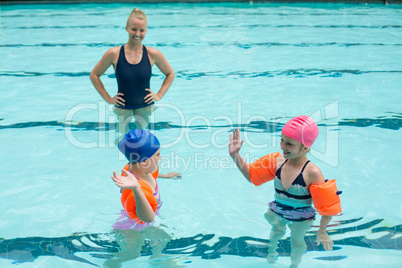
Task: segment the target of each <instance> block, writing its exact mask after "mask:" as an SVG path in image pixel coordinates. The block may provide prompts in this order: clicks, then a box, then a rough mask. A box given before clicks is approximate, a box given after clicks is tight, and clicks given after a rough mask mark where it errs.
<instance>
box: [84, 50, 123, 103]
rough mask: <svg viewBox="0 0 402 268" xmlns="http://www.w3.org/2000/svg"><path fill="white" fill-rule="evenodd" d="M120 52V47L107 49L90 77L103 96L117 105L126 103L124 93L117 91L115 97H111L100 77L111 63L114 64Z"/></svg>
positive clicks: (108, 101)
mask: <svg viewBox="0 0 402 268" xmlns="http://www.w3.org/2000/svg"><path fill="white" fill-rule="evenodd" d="M118 52H119V47H114V48H111V49H109V50H108V51H106V53H105V54H104V55H103V57H102V59H101V60H100V61H99V62H98V63H97V64H96V65H95V67H94V68H93V69H92V71H91V74H90V75H89V79H90V80H91V82H92V85H93V86H94V87H95V89H96V90H97V91H98V93H99V94H100V95H101V97H102V98H103V99H104V100H105V101H106V102H107V103H109V104H115V105H118V106H120V105H124V99H123V98H122V96H123V94H122V93H117V95H116V96H114V97H113V98H112V97H110V95H109V93H107V91H106V89H105V87H104V85H103V83H102V81H101V80H100V77H101V76H102V75H103V74H104V73H105V72H106V70H107V69H108V68H109V67H110V65H112V64H114V61H115V58H116V53H118ZM117 55H118V54H117Z"/></svg>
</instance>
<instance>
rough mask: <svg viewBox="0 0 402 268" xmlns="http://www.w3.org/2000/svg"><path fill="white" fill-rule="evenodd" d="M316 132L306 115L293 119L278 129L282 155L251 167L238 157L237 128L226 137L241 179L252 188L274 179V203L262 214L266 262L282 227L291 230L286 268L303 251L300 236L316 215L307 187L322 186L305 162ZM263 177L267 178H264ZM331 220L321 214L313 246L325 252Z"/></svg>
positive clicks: (317, 174) (320, 176)
mask: <svg viewBox="0 0 402 268" xmlns="http://www.w3.org/2000/svg"><path fill="white" fill-rule="evenodd" d="M318 132H319V131H318V127H317V124H316V123H315V122H314V120H313V119H311V118H310V117H309V116H305V115H301V116H297V117H294V118H292V119H291V120H290V121H289V122H287V123H286V124H285V126H284V127H283V129H282V134H281V150H282V154H280V153H273V154H270V155H267V156H265V157H263V158H261V159H259V160H257V161H255V162H254V163H251V164H248V163H246V162H245V161H244V160H243V159H242V157H241V156H240V154H239V151H240V149H241V147H242V144H243V142H244V140H241V137H240V131H239V129H238V128H236V130H234V131H233V133H232V134H231V135H230V141H229V154H230V156H231V157H232V159H233V160H234V162H235V163H236V165H237V167H238V168H239V169H240V171H241V172H242V174H243V175H244V177H245V178H246V179H247V180H248V181H249V182H252V183H254V184H255V185H260V184H262V183H264V182H266V181H268V180H271V179H274V186H275V201H273V202H271V203H270V204H269V210H268V212H266V213H265V215H264V216H265V218H266V220H267V221H268V222H269V223H270V224H271V225H272V229H271V233H270V246H269V249H268V257H267V259H268V262H270V263H274V262H275V261H276V258H277V255H278V253H277V251H276V249H277V244H278V241H279V240H280V239H281V238H282V237H283V236H284V235H285V233H286V226H288V227H289V229H290V230H291V237H290V242H291V247H292V250H291V255H290V257H291V265H290V267H297V266H298V265H299V264H300V262H301V259H302V256H303V254H304V253H305V252H306V249H307V246H306V243H305V241H304V236H305V235H306V232H307V231H308V229H309V228H310V227H311V225H312V224H313V221H314V219H315V213H316V210H315V209H314V208H313V207H312V201H313V200H312V197H311V195H310V191H309V187H310V186H311V185H321V184H324V183H325V179H324V175H323V174H322V172H321V170H320V168H318V167H317V166H316V165H314V164H313V163H311V162H310V161H309V160H308V159H307V153H308V152H309V151H310V147H311V146H312V145H313V143H314V141H315V139H316V138H317V136H318ZM267 159H270V160H267ZM270 164H271V167H269V165H270ZM268 171H269V172H270V173H269V172H268ZM267 176H268V177H270V176H271V177H270V178H266V177H267ZM263 177H265V178H263ZM295 178H296V179H295ZM331 218H332V216H326V215H322V218H321V222H320V228H319V230H318V232H317V245H320V244H322V245H323V247H324V249H325V250H332V245H333V241H332V240H331V238H330V237H329V236H328V234H327V232H326V227H327V225H328V223H329V222H330V221H331Z"/></svg>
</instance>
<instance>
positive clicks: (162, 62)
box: [145, 47, 175, 103]
mask: <svg viewBox="0 0 402 268" xmlns="http://www.w3.org/2000/svg"><path fill="white" fill-rule="evenodd" d="M147 50H148V53H149V55H150V56H151V65H153V64H155V65H156V66H157V67H158V68H159V70H160V71H161V72H162V73H163V74H164V75H165V76H166V77H165V79H164V80H163V83H162V86H161V88H160V89H159V91H158V93H157V94H155V93H153V92H152V91H151V90H150V89H149V88H148V89H146V90H147V91H149V94H148V95H147V96H145V102H146V103H151V102H153V101H158V100H160V99H162V98H163V96H164V95H165V94H166V92H167V91H168V89H169V88H170V86H171V85H172V83H173V80H174V78H175V73H174V70H173V68H172V66H170V64H169V62H168V61H167V60H166V58H165V56H163V54H162V53H161V52H160V51H159V50H157V49H155V48H152V47H147Z"/></svg>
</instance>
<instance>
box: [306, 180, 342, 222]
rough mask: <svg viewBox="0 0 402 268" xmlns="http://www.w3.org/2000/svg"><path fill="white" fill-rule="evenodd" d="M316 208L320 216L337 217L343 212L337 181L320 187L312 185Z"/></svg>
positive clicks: (312, 195) (330, 181)
mask: <svg viewBox="0 0 402 268" xmlns="http://www.w3.org/2000/svg"><path fill="white" fill-rule="evenodd" d="M310 193H311V197H312V198H313V203H314V207H315V208H316V209H317V211H318V213H319V214H320V215H324V216H335V215H338V214H339V213H341V212H342V208H341V199H340V198H339V195H340V194H341V193H342V191H338V188H337V187H336V182H335V180H329V181H328V180H327V181H325V183H323V184H320V185H310Z"/></svg>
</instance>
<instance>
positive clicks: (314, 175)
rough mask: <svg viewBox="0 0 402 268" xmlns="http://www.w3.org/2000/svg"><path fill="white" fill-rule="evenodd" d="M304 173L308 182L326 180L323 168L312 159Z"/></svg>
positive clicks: (322, 181)
mask: <svg viewBox="0 0 402 268" xmlns="http://www.w3.org/2000/svg"><path fill="white" fill-rule="evenodd" d="M303 175H304V176H303V177H304V181H305V182H306V183H307V184H321V183H324V182H325V178H324V175H323V174H322V172H321V169H320V168H319V167H318V166H317V165H315V164H314V163H313V162H311V161H310V163H309V164H308V165H307V166H306V168H305V170H304V172H303Z"/></svg>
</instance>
